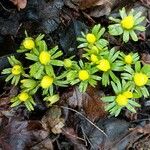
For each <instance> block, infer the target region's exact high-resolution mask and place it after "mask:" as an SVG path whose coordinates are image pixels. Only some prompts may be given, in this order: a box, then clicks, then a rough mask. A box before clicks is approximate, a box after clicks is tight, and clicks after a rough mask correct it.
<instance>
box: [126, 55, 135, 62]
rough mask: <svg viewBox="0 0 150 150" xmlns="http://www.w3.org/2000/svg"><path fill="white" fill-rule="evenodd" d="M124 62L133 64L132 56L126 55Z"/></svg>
mask: <svg viewBox="0 0 150 150" xmlns="http://www.w3.org/2000/svg"><path fill="white" fill-rule="evenodd" d="M124 61H125V63H127V64H132V62H133V58H132V56H131V55H126V56H125V58H124Z"/></svg>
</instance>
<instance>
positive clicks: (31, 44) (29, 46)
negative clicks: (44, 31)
mask: <svg viewBox="0 0 150 150" xmlns="http://www.w3.org/2000/svg"><path fill="white" fill-rule="evenodd" d="M23 46H24V47H25V48H26V49H29V50H30V49H33V48H34V47H35V43H34V41H33V39H32V38H25V40H24V41H23Z"/></svg>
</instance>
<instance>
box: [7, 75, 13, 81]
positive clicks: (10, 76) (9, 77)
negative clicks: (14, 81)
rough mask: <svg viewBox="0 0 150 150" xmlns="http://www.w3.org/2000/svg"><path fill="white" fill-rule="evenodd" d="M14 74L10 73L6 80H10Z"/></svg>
mask: <svg viewBox="0 0 150 150" xmlns="http://www.w3.org/2000/svg"><path fill="white" fill-rule="evenodd" d="M13 77H14V76H13V75H12V74H10V75H9V76H8V77H7V78H6V79H5V81H6V82H8V81H9V80H11V78H13Z"/></svg>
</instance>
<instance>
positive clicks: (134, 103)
mask: <svg viewBox="0 0 150 150" xmlns="http://www.w3.org/2000/svg"><path fill="white" fill-rule="evenodd" d="M129 103H130V104H131V105H132V106H135V107H141V105H140V104H138V103H137V102H135V101H133V100H129Z"/></svg>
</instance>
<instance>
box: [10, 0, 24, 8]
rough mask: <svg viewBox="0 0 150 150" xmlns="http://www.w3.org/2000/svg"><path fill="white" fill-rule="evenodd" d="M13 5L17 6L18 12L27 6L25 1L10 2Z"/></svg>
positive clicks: (13, 0) (14, 0)
mask: <svg viewBox="0 0 150 150" xmlns="http://www.w3.org/2000/svg"><path fill="white" fill-rule="evenodd" d="M10 1H11V2H12V3H13V4H14V5H16V6H17V8H18V10H20V9H24V8H25V7H26V5H27V0H10Z"/></svg>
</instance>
